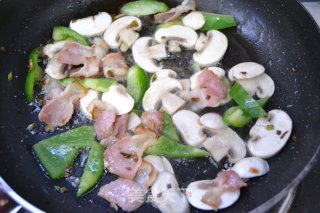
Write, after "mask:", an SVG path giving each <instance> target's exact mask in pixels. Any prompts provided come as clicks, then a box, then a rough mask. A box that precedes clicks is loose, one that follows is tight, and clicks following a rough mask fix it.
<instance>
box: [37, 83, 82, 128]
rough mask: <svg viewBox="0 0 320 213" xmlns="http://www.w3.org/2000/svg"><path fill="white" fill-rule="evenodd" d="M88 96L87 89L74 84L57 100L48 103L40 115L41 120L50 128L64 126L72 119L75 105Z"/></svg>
mask: <svg viewBox="0 0 320 213" xmlns="http://www.w3.org/2000/svg"><path fill="white" fill-rule="evenodd" d="M85 94H86V89H85V88H84V87H83V86H81V85H80V84H79V83H77V82H74V83H72V84H70V85H68V86H67V88H66V89H65V90H64V91H63V92H62V93H61V94H60V95H59V96H58V97H56V98H54V99H53V100H51V101H50V102H48V103H47V104H46V105H45V106H44V107H43V108H42V110H41V111H40V113H39V120H40V121H42V122H45V123H46V124H48V125H50V126H63V125H65V124H66V123H68V121H69V120H70V119H71V117H72V114H73V111H74V104H75V103H76V102H78V101H79V99H80V98H81V97H83V96H85Z"/></svg>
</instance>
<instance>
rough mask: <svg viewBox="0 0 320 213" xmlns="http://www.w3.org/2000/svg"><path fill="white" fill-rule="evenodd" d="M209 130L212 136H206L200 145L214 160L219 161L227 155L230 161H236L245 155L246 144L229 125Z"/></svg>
mask: <svg viewBox="0 0 320 213" xmlns="http://www.w3.org/2000/svg"><path fill="white" fill-rule="evenodd" d="M209 131H210V132H211V133H212V134H213V136H212V137H208V138H207V139H206V140H205V141H204V142H203V144H202V145H203V146H204V148H205V149H206V150H208V151H209V152H210V153H211V155H212V157H213V159H214V160H215V161H217V162H219V161H221V160H222V159H223V158H224V157H226V156H228V161H229V162H230V163H236V162H237V161H239V160H241V159H242V158H244V157H245V156H246V154H247V150H246V145H245V143H244V141H243V140H242V139H241V138H240V137H239V135H238V134H237V133H236V132H235V131H233V130H232V129H230V128H229V127H226V128H221V129H209Z"/></svg>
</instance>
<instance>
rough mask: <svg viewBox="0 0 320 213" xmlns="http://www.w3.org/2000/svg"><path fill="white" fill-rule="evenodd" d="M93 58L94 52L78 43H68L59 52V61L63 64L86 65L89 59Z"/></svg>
mask: <svg viewBox="0 0 320 213" xmlns="http://www.w3.org/2000/svg"><path fill="white" fill-rule="evenodd" d="M92 56H93V50H92V49H91V48H90V47H85V46H83V45H81V44H79V43H77V42H66V43H65V44H64V46H63V48H62V49H61V50H60V51H59V53H58V56H57V61H58V62H59V63H61V64H68V65H80V64H84V61H85V59H86V58H87V57H92Z"/></svg>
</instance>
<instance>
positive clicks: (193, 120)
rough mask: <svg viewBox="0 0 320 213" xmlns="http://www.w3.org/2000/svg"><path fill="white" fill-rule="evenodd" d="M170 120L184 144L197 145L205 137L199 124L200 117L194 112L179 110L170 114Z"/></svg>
mask: <svg viewBox="0 0 320 213" xmlns="http://www.w3.org/2000/svg"><path fill="white" fill-rule="evenodd" d="M172 120H173V123H174V125H175V126H176V128H177V129H178V131H179V132H180V134H181V136H182V137H183V139H184V142H185V143H186V144H188V145H190V146H199V145H201V143H202V142H203V141H204V140H205V139H206V136H205V134H204V133H203V131H202V125H201V124H200V117H199V115H197V114H196V113H194V112H192V111H189V110H180V111H178V112H176V113H175V114H174V115H173V116H172Z"/></svg>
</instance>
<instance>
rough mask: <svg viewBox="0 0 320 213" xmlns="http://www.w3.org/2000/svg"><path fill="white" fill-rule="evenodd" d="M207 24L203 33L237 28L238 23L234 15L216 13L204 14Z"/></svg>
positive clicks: (203, 28)
mask: <svg viewBox="0 0 320 213" xmlns="http://www.w3.org/2000/svg"><path fill="white" fill-rule="evenodd" d="M202 14H203V16H204V19H205V23H204V25H203V27H202V28H201V30H202V31H209V30H221V29H225V28H229V27H235V26H237V22H236V20H235V18H234V16H232V15H222V14H216V13H207V12H202Z"/></svg>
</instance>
